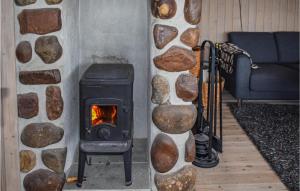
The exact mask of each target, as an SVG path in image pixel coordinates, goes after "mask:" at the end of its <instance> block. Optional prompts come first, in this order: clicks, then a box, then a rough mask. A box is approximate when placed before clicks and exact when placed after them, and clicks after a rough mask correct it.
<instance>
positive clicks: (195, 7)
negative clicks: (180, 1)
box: [184, 0, 202, 25]
mask: <svg viewBox="0 0 300 191" xmlns="http://www.w3.org/2000/svg"><path fill="white" fill-rule="evenodd" d="M201 9H202V0H185V4H184V18H185V20H186V21H187V22H188V23H190V24H191V25H197V24H199V23H200V20H201Z"/></svg>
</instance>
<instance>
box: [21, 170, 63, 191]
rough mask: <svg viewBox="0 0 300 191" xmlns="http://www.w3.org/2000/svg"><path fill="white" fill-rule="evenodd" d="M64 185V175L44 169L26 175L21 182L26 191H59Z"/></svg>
mask: <svg viewBox="0 0 300 191" xmlns="http://www.w3.org/2000/svg"><path fill="white" fill-rule="evenodd" d="M64 184H65V177H64V175H59V174H56V173H54V172H52V171H50V170H46V169H39V170H36V171H33V172H31V173H29V174H27V175H26V176H25V178H24V181H23V185H24V188H25V190H26V191H61V190H62V189H63V186H64Z"/></svg>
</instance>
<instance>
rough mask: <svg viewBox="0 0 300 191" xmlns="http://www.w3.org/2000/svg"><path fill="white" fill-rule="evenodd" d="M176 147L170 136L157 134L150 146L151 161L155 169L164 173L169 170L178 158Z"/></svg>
mask: <svg viewBox="0 0 300 191" xmlns="http://www.w3.org/2000/svg"><path fill="white" fill-rule="evenodd" d="M178 155H179V153H178V149H177V146H176V144H175V142H174V141H173V139H172V138H171V137H169V136H168V135H166V134H158V135H157V136H156V138H155V139H154V141H153V143H152V147H151V162H152V166H153V168H154V169H155V170H157V171H158V172H160V173H165V172H168V171H169V170H171V169H172V168H173V167H174V166H175V164H176V162H177V160H178Z"/></svg>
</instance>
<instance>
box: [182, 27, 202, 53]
mask: <svg viewBox="0 0 300 191" xmlns="http://www.w3.org/2000/svg"><path fill="white" fill-rule="evenodd" d="M180 40H181V42H183V43H184V44H185V45H187V46H189V47H192V48H193V47H196V46H197V45H198V42H199V40H200V29H197V28H188V29H187V30H185V31H184V32H183V33H182V35H181V36H180Z"/></svg>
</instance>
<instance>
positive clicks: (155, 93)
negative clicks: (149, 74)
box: [151, 75, 170, 104]
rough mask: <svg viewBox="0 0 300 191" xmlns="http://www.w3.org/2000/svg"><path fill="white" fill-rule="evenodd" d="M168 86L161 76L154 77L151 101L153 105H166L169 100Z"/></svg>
mask: <svg viewBox="0 0 300 191" xmlns="http://www.w3.org/2000/svg"><path fill="white" fill-rule="evenodd" d="M169 94H170V85H169V82H168V80H167V79H166V78H165V77H163V76H161V75H155V76H154V77H153V79H152V97H151V101H152V103H154V104H163V103H166V102H167V101H168V99H169Z"/></svg>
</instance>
